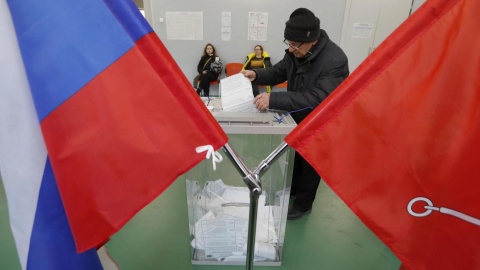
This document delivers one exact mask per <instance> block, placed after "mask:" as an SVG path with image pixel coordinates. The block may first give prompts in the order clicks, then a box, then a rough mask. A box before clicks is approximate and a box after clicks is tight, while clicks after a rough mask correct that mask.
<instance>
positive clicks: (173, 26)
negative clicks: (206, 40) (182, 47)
mask: <svg viewBox="0 0 480 270" xmlns="http://www.w3.org/2000/svg"><path fill="white" fill-rule="evenodd" d="M166 18H167V39H169V40H203V12H201V11H199V12H187V11H181V12H166Z"/></svg>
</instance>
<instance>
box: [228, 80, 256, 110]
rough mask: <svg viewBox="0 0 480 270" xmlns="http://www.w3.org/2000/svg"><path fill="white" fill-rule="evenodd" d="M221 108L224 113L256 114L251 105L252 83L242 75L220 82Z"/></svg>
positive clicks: (253, 105) (254, 108)
mask: <svg viewBox="0 0 480 270" xmlns="http://www.w3.org/2000/svg"><path fill="white" fill-rule="evenodd" d="M220 88H221V89H220V91H221V93H222V108H223V111H226V112H258V110H257V108H256V107H255V104H253V99H254V97H253V91H252V83H251V82H250V80H248V79H247V78H246V77H245V76H243V74H236V75H233V76H230V77H227V78H225V79H222V80H220Z"/></svg>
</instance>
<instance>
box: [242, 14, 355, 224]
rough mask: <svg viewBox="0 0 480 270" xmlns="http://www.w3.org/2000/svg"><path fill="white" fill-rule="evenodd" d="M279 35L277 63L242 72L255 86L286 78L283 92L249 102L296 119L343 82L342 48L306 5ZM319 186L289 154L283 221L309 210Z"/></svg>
mask: <svg viewBox="0 0 480 270" xmlns="http://www.w3.org/2000/svg"><path fill="white" fill-rule="evenodd" d="M284 37H285V40H284V43H285V44H286V45H287V46H288V49H287V50H285V56H284V57H283V59H282V60H281V61H280V62H278V63H277V64H276V65H274V66H273V67H271V68H266V69H257V70H253V71H252V70H244V71H242V73H243V75H245V77H247V78H249V79H250V80H251V81H254V82H255V83H256V84H259V85H276V84H279V83H282V82H284V81H288V86H287V92H272V93H270V94H269V93H262V94H260V95H258V96H256V97H255V99H254V103H255V104H256V106H257V108H258V109H259V110H265V109H267V108H270V109H278V110H285V111H288V112H291V115H292V117H293V119H294V120H295V121H296V122H297V123H300V122H301V121H302V120H303V119H305V117H307V115H308V114H309V113H310V112H311V111H312V110H313V109H314V108H315V107H317V106H318V105H319V104H320V102H322V101H323V100H324V99H325V98H326V97H327V96H328V95H329V94H330V93H332V92H333V90H335V88H337V86H338V85H340V83H342V82H343V80H345V78H346V77H347V76H348V74H349V71H348V61H347V56H346V55H345V53H344V52H343V51H342V49H340V47H338V46H337V45H336V44H335V43H333V42H332V41H331V40H330V39H329V38H328V35H327V33H326V32H325V31H324V30H323V29H320V20H319V19H318V18H317V17H315V15H314V14H313V13H312V12H311V11H310V10H308V9H306V8H299V9H297V10H295V11H294V12H293V13H292V14H291V15H290V19H289V20H288V21H287V22H286V23H285V32H284ZM297 110H300V111H297ZM293 111H297V112H293ZM319 184H320V176H319V175H318V174H317V172H316V171H315V170H314V169H313V167H312V166H310V164H308V162H307V161H306V160H305V159H304V158H303V157H302V156H300V154H298V153H295V163H294V168H293V179H292V190H291V195H292V196H295V201H294V203H293V205H292V207H291V208H290V209H289V211H288V219H290V220H292V219H299V218H301V217H302V216H304V215H305V214H307V213H310V212H311V210H312V205H313V201H314V200H315V195H316V192H317V188H318V185H319Z"/></svg>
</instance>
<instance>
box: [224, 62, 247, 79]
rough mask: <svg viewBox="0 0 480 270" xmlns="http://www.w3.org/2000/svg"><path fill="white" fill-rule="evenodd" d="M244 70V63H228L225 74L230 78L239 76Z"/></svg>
mask: <svg viewBox="0 0 480 270" xmlns="http://www.w3.org/2000/svg"><path fill="white" fill-rule="evenodd" d="M242 68H243V64H242V63H228V64H227V65H226V66H225V74H227V77H230V76H232V75H235V74H238V73H239V72H240V71H242Z"/></svg>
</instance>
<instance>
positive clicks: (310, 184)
mask: <svg viewBox="0 0 480 270" xmlns="http://www.w3.org/2000/svg"><path fill="white" fill-rule="evenodd" d="M319 184H320V175H318V173H317V171H315V169H314V168H313V167H312V166H311V165H310V164H309V163H308V162H307V161H306V160H305V159H304V158H303V157H302V156H301V155H300V154H299V153H297V152H295V162H294V165H293V177H292V189H291V194H292V195H296V197H295V201H294V202H293V207H294V208H295V209H297V210H299V211H302V212H305V211H307V210H308V209H310V208H312V205H313V201H315V195H316V194H317V189H318V185H319Z"/></svg>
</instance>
